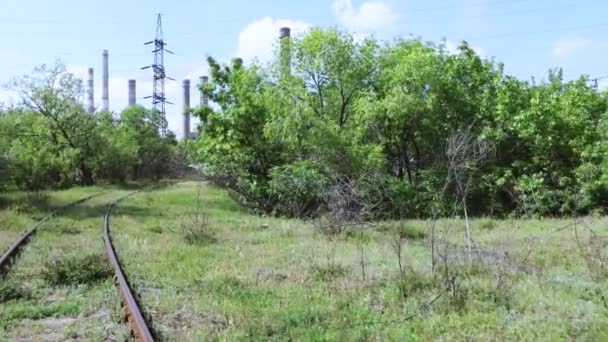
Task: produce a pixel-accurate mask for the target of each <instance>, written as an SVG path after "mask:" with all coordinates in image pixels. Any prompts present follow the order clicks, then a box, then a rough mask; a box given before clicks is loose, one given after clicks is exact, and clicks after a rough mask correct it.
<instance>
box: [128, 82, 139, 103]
mask: <svg viewBox="0 0 608 342" xmlns="http://www.w3.org/2000/svg"><path fill="white" fill-rule="evenodd" d="M136 99H137V96H136V83H135V80H129V107H131V106H135V104H136V102H137V100H136Z"/></svg>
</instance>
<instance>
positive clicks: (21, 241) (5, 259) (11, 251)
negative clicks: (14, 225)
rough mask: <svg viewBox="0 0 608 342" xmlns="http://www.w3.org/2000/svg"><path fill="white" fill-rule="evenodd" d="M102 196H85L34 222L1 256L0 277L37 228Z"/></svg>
mask: <svg viewBox="0 0 608 342" xmlns="http://www.w3.org/2000/svg"><path fill="white" fill-rule="evenodd" d="M102 194H103V192H100V193H97V194H94V195H91V196H87V197H85V198H81V199H79V200H77V201H74V202H71V203H68V204H66V205H64V206H62V207H60V208H59V209H56V210H54V211H53V212H51V213H50V214H48V215H47V216H46V217H44V218H43V219H42V220H40V221H38V222H36V223H35V224H34V225H33V226H32V227H31V228H30V229H28V230H27V231H26V232H25V233H24V234H23V235H21V236H20V237H19V238H17V240H15V241H14V242H13V243H12V244H11V245H10V247H9V248H8V249H7V250H6V252H5V253H4V254H2V256H0V275H1V274H2V273H4V272H5V271H6V270H8V268H9V265H10V263H11V261H12V260H13V259H14V258H15V257H16V256H17V254H18V253H19V251H20V250H21V248H23V247H24V246H25V245H26V243H27V241H29V239H30V238H31V237H32V235H34V233H35V232H36V231H37V230H38V228H40V227H41V226H42V225H44V224H45V223H46V222H47V221H48V220H50V219H51V218H52V217H53V216H55V215H57V214H58V213H60V212H62V211H64V210H66V209H68V208H70V207H72V206H74V205H76V204H80V203H82V202H85V201H88V200H90V199H91V198H93V197H97V196H100V195H102Z"/></svg>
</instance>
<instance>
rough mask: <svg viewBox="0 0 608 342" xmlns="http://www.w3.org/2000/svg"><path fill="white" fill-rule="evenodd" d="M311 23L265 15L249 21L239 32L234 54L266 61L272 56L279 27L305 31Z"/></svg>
mask: <svg viewBox="0 0 608 342" xmlns="http://www.w3.org/2000/svg"><path fill="white" fill-rule="evenodd" d="M311 26H312V25H311V24H310V23H307V22H304V21H294V20H288V19H273V18H270V17H266V18H263V19H259V20H256V21H253V22H251V23H249V24H248V25H247V26H246V27H245V28H244V29H243V30H242V31H241V33H240V34H239V41H238V47H237V52H236V55H237V56H238V57H240V58H242V59H243V60H244V61H247V62H250V61H253V60H254V59H256V58H257V59H258V60H259V61H260V62H268V61H270V60H271V59H272V57H273V51H274V47H275V46H274V45H275V43H276V42H277V40H278V37H279V29H280V28H281V27H289V28H291V34H292V35H297V34H299V33H302V32H305V31H306V30H308V29H309V28H310V27H311Z"/></svg>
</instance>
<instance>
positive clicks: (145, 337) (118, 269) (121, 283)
mask: <svg viewBox="0 0 608 342" xmlns="http://www.w3.org/2000/svg"><path fill="white" fill-rule="evenodd" d="M137 192H139V191H135V192H132V193H130V194H128V195H126V196H123V197H121V198H119V199H118V200H116V201H114V202H113V203H111V204H110V205H109V206H108V208H107V209H106V213H105V215H104V217H103V240H104V243H105V246H106V251H107V252H108V260H109V262H110V264H111V265H112V268H113V269H114V273H115V276H116V282H117V283H118V288H119V290H120V294H121V296H122V299H123V303H124V305H125V310H126V316H127V321H128V322H129V325H130V327H131V331H132V333H133V336H134V337H135V339H136V340H137V341H144V342H152V341H154V338H153V337H152V333H151V331H150V329H149V328H148V324H147V322H146V320H145V319H144V316H143V314H142V312H141V310H140V308H139V305H138V303H137V300H136V299H135V296H134V295H133V292H132V290H131V287H130V286H129V282H128V281H127V278H126V277H125V274H124V272H123V269H122V266H121V265H120V262H119V261H118V256H117V254H116V249H115V248H114V244H113V243H112V238H111V237H110V216H111V214H112V209H113V208H114V206H115V205H116V204H117V203H118V202H120V201H122V200H124V199H126V198H127V197H129V196H131V195H134V194H135V193H137Z"/></svg>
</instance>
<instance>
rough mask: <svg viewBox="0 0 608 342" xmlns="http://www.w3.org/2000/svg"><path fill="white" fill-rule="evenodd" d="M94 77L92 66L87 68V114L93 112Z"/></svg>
mask: <svg viewBox="0 0 608 342" xmlns="http://www.w3.org/2000/svg"><path fill="white" fill-rule="evenodd" d="M94 86H95V78H94V72H93V68H89V81H88V84H87V96H88V102H89V103H88V108H87V112H88V113H89V114H93V113H95V88H94Z"/></svg>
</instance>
